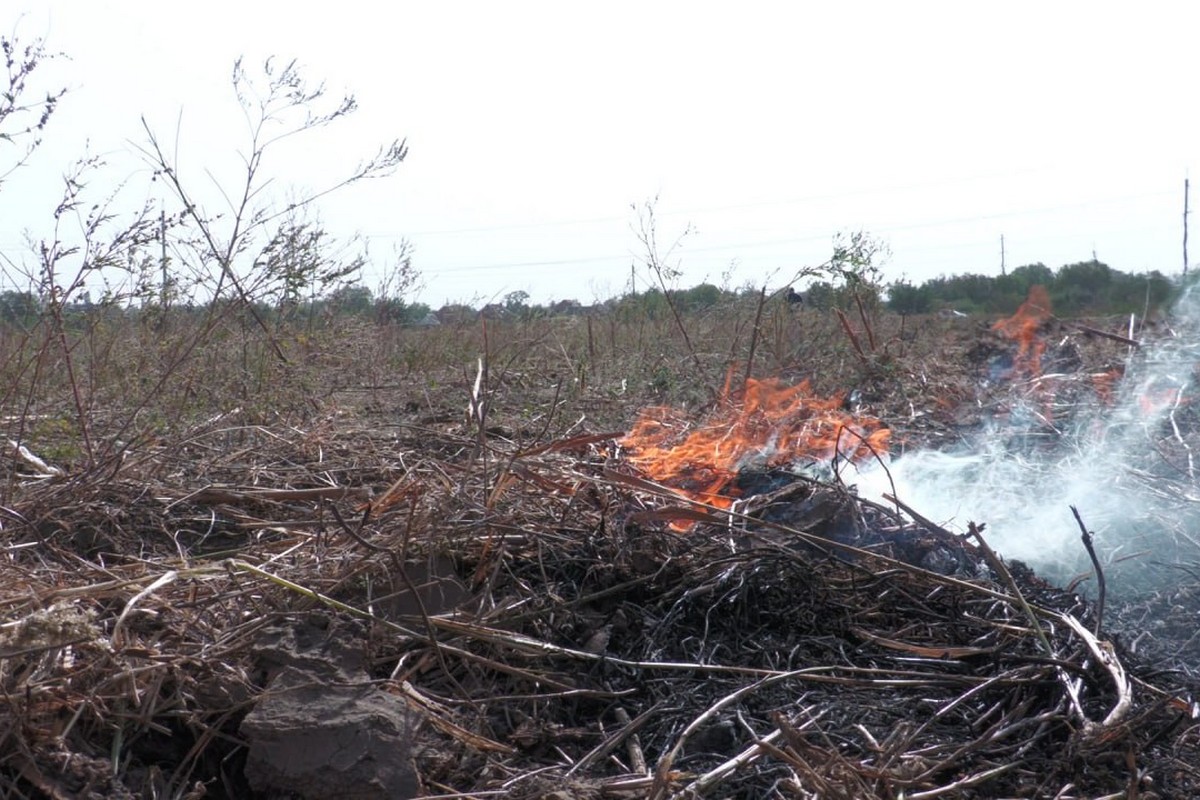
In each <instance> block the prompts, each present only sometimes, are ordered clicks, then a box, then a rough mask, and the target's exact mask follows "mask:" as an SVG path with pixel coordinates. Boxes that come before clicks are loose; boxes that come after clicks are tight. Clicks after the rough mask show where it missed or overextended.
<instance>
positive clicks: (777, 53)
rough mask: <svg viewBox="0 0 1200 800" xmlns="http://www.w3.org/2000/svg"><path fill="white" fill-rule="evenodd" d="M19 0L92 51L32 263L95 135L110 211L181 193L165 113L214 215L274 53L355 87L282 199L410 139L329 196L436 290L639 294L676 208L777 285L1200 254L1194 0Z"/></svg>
mask: <svg viewBox="0 0 1200 800" xmlns="http://www.w3.org/2000/svg"><path fill="white" fill-rule="evenodd" d="M4 6H5V8H6V9H7V10H6V11H5V12H4V14H3V15H0V16H3V19H0V26H3V29H4V30H5V31H6V33H9V34H11V33H14V32H15V34H16V35H17V37H18V38H20V39H22V40H25V41H28V40H30V39H32V38H34V37H37V36H44V37H45V39H46V41H47V44H48V46H49V47H50V48H51V49H53V50H57V51H62V52H63V53H65V54H66V55H67V56H68V57H69V60H68V59H63V60H60V61H58V62H56V63H54V64H53V65H51V66H49V67H47V68H46V69H45V70H44V71H43V72H42V74H41V75H40V76H39V78H40V80H39V81H38V82H37V86H36V88H37V89H38V90H39V91H44V90H46V89H49V88H53V86H54V85H56V84H57V85H65V86H67V87H68V88H69V92H68V94H67V96H66V97H65V98H64V100H63V102H62V105H61V108H60V111H59V114H58V115H57V116H56V117H55V119H54V120H53V122H52V123H51V126H50V129H49V131H48V133H47V137H46V142H45V145H44V146H43V148H42V149H41V150H40V151H39V152H38V153H37V155H36V156H35V157H34V160H33V162H32V163H31V164H30V165H29V166H28V167H27V168H25V169H24V170H22V171H21V172H19V173H18V174H16V175H14V176H12V178H11V179H10V180H9V182H8V183H6V184H5V185H4V186H3V187H2V188H0V250H2V251H3V253H4V254H5V255H6V256H7V257H9V258H12V259H15V260H18V261H19V260H21V259H22V258H26V256H25V255H24V249H25V246H24V244H23V241H24V234H23V231H25V230H29V231H30V232H32V233H33V234H34V235H35V236H44V235H48V234H49V232H50V231H49V227H48V226H49V225H50V223H51V221H52V220H51V212H52V210H53V208H54V205H55V204H56V202H57V198H58V195H59V191H60V186H61V175H62V174H63V172H64V171H65V169H66V168H67V167H68V166H69V164H70V162H71V161H72V160H74V159H75V158H78V157H79V156H81V155H83V154H84V153H85V152H90V153H93V154H102V155H104V156H105V158H106V160H107V162H108V166H107V168H106V172H105V173H103V174H104V176H105V177H104V179H103V180H98V179H97V180H95V181H94V182H93V186H92V188H93V189H95V190H97V195H98V196H97V199H100V197H101V196H102V194H103V193H102V192H100V191H99V189H100V186H101V184H103V185H105V186H115V185H116V184H117V183H118V182H119V181H123V180H124V181H127V184H126V186H125V189H124V190H123V194H122V198H124V199H123V200H122V202H128V203H129V204H130V205H131V206H136V205H139V204H140V203H141V202H142V200H144V199H145V198H147V197H156V196H158V195H157V194H155V193H156V192H159V191H160V189H159V187H158V186H157V185H152V184H150V183H149V182H148V177H149V176H148V173H147V170H146V169H145V167H144V165H143V164H142V163H141V162H139V161H138V159H137V158H136V157H134V156H133V155H131V154H130V146H129V144H128V142H130V141H134V142H141V141H144V139H145V136H144V133H143V132H142V129H141V123H140V118H141V117H142V116H145V117H146V118H147V120H148V121H149V122H150V124H151V125H152V126H153V127H154V129H155V130H156V131H157V132H158V133H159V135H160V136H161V137H162V138H164V139H166V140H168V141H170V142H171V143H172V146H176V147H177V150H178V152H179V154H180V158H181V160H182V163H183V166H184V168H185V169H188V170H191V172H189V173H187V175H188V177H189V179H190V180H192V181H193V183H194V185H196V186H197V187H199V188H198V191H200V190H203V191H204V192H208V194H206V195H205V197H207V198H208V201H209V203H210V204H211V206H210V207H211V208H213V209H215V208H216V207H217V203H218V197H217V196H216V195H215V194H213V193H212V191H211V184H210V183H208V178H206V177H205V170H208V171H211V172H212V173H213V174H214V175H216V176H218V178H219V179H221V180H223V181H228V180H230V178H231V176H232V175H233V172H232V170H233V167H234V166H235V165H236V163H237V162H236V153H237V152H238V150H239V148H244V146H245V142H246V138H245V130H246V126H245V123H244V120H243V118H242V117H241V116H240V112H239V110H238V107H237V105H236V101H235V98H234V96H233V92H232V90H231V88H230V81H229V76H230V71H231V66H232V64H233V61H234V59H235V58H237V57H238V56H239V55H242V56H245V58H246V60H247V63H248V64H250V65H252V66H253V65H256V64H258V63H259V62H261V61H262V60H263V59H264V58H266V57H267V56H271V55H276V56H279V57H282V58H296V59H298V60H299V61H300V62H301V63H302V64H303V65H304V67H305V70H306V73H307V74H308V75H309V76H311V77H312V78H314V79H315V80H324V81H325V82H326V83H327V85H328V87H329V88H330V90H331V91H333V92H342V91H349V92H352V93H354V94H355V95H356V96H357V99H358V101H359V105H360V110H359V112H358V113H356V114H355V115H354V116H353V117H352V118H350V119H349V120H347V121H346V122H345V123H344V124H341V125H339V126H336V127H334V128H332V129H330V131H329V132H328V133H326V134H321V135H318V136H314V137H312V138H311V139H307V140H295V144H294V146H291V147H281V148H280V149H279V150H278V152H277V153H276V155H277V158H274V159H272V158H271V156H270V155H268V161H267V163H266V166H265V168H266V169H267V171H268V172H269V173H270V175H271V177H272V178H273V180H274V181H275V183H274V187H275V188H276V190H277V194H276V197H277V198H279V199H281V200H282V199H286V197H287V196H288V194H289V190H288V189H287V187H289V186H291V187H296V189H295V190H293V191H298V190H303V188H305V187H319V186H322V185H324V182H325V181H327V180H330V179H332V178H333V177H334V176H336V175H338V174H340V173H342V172H345V171H347V170H349V169H350V168H352V167H353V166H354V164H355V163H357V162H358V161H359V159H360V158H361V157H363V156H365V155H369V154H370V153H372V152H374V150H375V148H376V147H377V146H378V145H379V144H380V143H383V142H386V141H390V140H391V139H392V138H394V137H404V138H407V140H408V144H409V147H410V152H409V156H408V159H407V160H406V162H405V163H404V164H403V165H402V166H401V168H400V169H399V170H398V171H397V173H396V174H395V175H394V176H392V177H391V178H388V179H386V180H381V181H376V182H371V183H368V184H360V185H356V186H353V187H350V188H349V189H347V190H345V191H344V192H342V193H340V194H338V195H336V196H334V197H331V198H329V199H327V200H326V201H323V202H322V203H321V206H320V214H321V217H322V219H323V221H324V223H325V225H326V227H327V228H328V229H329V230H330V231H331V232H332V233H335V234H338V235H343V236H349V235H351V234H353V233H356V232H358V233H361V234H363V235H364V236H366V237H367V238H368V240H369V242H370V246H371V252H372V254H373V255H374V256H376V257H378V258H379V259H380V261H384V260H386V257H387V256H388V254H389V253H390V252H391V249H392V247H393V245H394V244H395V243H396V242H398V241H400V240H401V239H407V240H409V241H411V242H412V244H413V246H414V247H415V260H416V264H417V266H418V268H419V269H420V270H421V272H422V273H423V276H424V284H425V288H424V290H423V292H422V294H421V299H422V300H424V301H425V302H428V303H430V304H431V305H434V306H438V305H441V304H442V303H443V302H446V301H484V302H485V301H488V300H491V299H493V298H500V297H502V296H503V295H504V294H506V293H508V292H510V291H516V290H522V291H527V292H529V293H530V295H531V296H532V297H533V298H534V299H535V300H538V301H544V300H550V299H556V298H557V299H561V298H566V297H574V298H578V299H580V300H582V301H584V302H590V301H592V300H593V299H595V298H603V297H607V296H610V295H612V294H615V293H618V292H620V291H621V290H622V289H623V288H625V287H627V286H628V283H629V280H630V272H631V270H630V267H631V264H633V263H636V262H637V261H638V260H639V259H640V258H641V257H642V251H641V248H640V245H639V244H638V240H637V237H636V235H635V233H634V231H633V228H634V227H636V220H637V218H636V215H635V214H634V212H633V211H632V210H631V206H632V205H639V206H640V205H643V204H644V203H646V202H647V201H650V200H651V199H652V198H654V197H657V198H658V201H657V206H656V208H657V216H658V235H659V238H660V240H661V241H662V242H664V243H667V244H669V243H671V242H673V241H675V240H676V239H678V238H679V237H680V236H681V235H683V234H684V232H685V231H687V230H689V227H690V229H691V231H692V232H691V233H688V234H687V235H686V236H684V237H683V239H682V242H681V246H680V247H679V248H678V249H677V250H676V251H675V254H676V256H677V259H678V266H679V267H680V268H681V269H682V270H683V271H684V277H683V278H682V281H681V283H682V284H683V285H685V286H686V285H693V284H695V283H698V282H700V281H702V280H708V281H711V282H714V283H721V282H722V281H723V280H726V279H727V280H728V281H729V282H730V283H731V284H732V285H733V286H740V285H742V284H744V283H746V282H753V283H760V282H762V281H764V280H769V281H771V282H772V283H774V284H776V285H778V284H779V283H781V282H783V281H786V280H787V279H788V278H789V277H791V275H793V274H794V273H795V271H796V270H797V269H798V268H800V267H802V266H804V265H810V264H816V263H819V262H821V261H823V260H825V259H826V258H827V257H828V255H829V252H830V243H831V240H832V237H833V235H834V234H835V233H836V232H838V231H852V230H858V229H865V230H867V231H869V232H870V233H872V234H873V235H875V236H877V237H879V238H880V239H882V240H884V241H885V242H887V243H888V244H889V245H890V247H891V250H892V256H891V259H890V261H889V262H888V264H887V265H886V275H887V276H888V277H889V278H890V279H894V278H900V277H907V278H909V279H911V280H918V281H919V280H923V279H926V278H929V277H933V276H936V275H940V274H955V273H962V272H982V273H987V274H998V273H999V270H1000V237H1001V235H1003V236H1004V238H1005V247H1006V260H1007V264H1008V266H1009V268H1012V267H1015V266H1019V265H1021V264H1025V263H1030V262H1036V261H1041V262H1044V263H1045V264H1047V265H1048V266H1050V267H1058V266H1060V265H1062V264H1064V263H1070V262H1074V261H1081V260H1087V259H1090V258H1091V257H1092V255H1093V253H1095V255H1096V256H1097V257H1098V258H1100V259H1101V260H1102V261H1105V262H1107V263H1108V264H1110V265H1111V266H1113V267H1116V268H1118V269H1122V270H1127V271H1140V270H1145V269H1160V270H1162V271H1164V272H1169V273H1174V272H1177V271H1178V270H1179V269H1180V268H1181V266H1182V248H1181V242H1182V211H1183V182H1184V178H1185V176H1186V175H1187V174H1188V169H1189V167H1194V166H1195V165H1197V164H1198V163H1200V105H1198V102H1197V98H1198V97H1200V95H1198V94H1197V91H1196V90H1197V85H1196V84H1197V78H1196V76H1197V75H1200V68H1198V65H1197V63H1196V62H1197V58H1198V57H1197V54H1196V53H1197V51H1196V47H1195V45H1196V41H1197V40H1196V32H1197V31H1198V30H1200V24H1198V23H1200V6H1197V5H1195V4H1190V3H1179V2H1174V3H1170V4H1167V3H1161V4H1159V3H1140V4H1137V5H1136V6H1135V5H1134V4H1129V3H1120V4H1117V3H1111V4H1110V3H1099V2H1090V3H1044V2H1037V3H1021V2H1015V3H1014V2H1009V3H1003V4H1000V3H996V4H989V5H987V6H986V7H985V6H984V5H983V4H978V3H963V2H952V3H919V2H914V3H895V2H880V3H829V2H821V3H791V4H784V3H745V2H743V3H738V4H737V6H736V10H735V7H734V5H733V4H721V5H717V4H708V3H696V2H690V3H682V2H679V3H676V2H659V3H654V2H606V3H603V4H600V3H592V4H581V3H570V2H561V0H559V1H557V2H539V3H530V2H510V3H495V2H480V3H473V2H472V3H455V2H426V3H409V2H396V3H387V4H381V3H366V2H355V0H342V2H339V3H335V4H318V5H311V6H298V5H297V4H294V3H277V2H265V1H263V0H257V1H256V2H253V3H246V2H237V3H234V2H226V1H225V0H209V2H205V3H186V4H185V3H169V4H168V3H162V2H143V1H141V0H124V1H118V2H109V3H97V2H93V1H92V0H47V2H35V0H16V3H15V6H14V3H12V2H11V0H10V2H7V3H5V4H4ZM22 9H24V15H23V16H22V15H21V10H22ZM177 130H178V143H177V145H176V144H175V140H176V131H177ZM6 155H7V154H6V153H5V152H4V151H0V158H3V157H6ZM1193 249H1194V251H1195V252H1196V253H1197V254H1200V243H1197V244H1196V246H1195V247H1194V248H1193ZM724 276H727V277H724ZM373 280H374V278H372V277H369V278H368V279H367V284H368V285H369V286H370V285H372V283H373ZM639 280H640V278H639Z"/></svg>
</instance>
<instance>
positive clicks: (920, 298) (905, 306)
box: [887, 280, 933, 314]
mask: <svg viewBox="0 0 1200 800" xmlns="http://www.w3.org/2000/svg"><path fill="white" fill-rule="evenodd" d="M887 305H888V308H890V309H891V310H892V311H895V312H897V313H899V314H926V313H928V312H929V311H932V310H933V296H932V292H931V291H930V290H929V286H928V284H924V285H922V286H915V285H913V284H911V283H909V282H908V281H907V280H899V281H896V282H894V283H893V284H892V285H891V286H889V287H888V300H887Z"/></svg>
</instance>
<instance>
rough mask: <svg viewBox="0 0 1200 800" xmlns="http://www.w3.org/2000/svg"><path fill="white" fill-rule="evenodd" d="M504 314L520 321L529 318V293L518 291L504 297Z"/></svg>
mask: <svg viewBox="0 0 1200 800" xmlns="http://www.w3.org/2000/svg"><path fill="white" fill-rule="evenodd" d="M504 313H505V314H506V315H508V316H510V317H513V318H518V319H524V318H526V317H528V316H529V292H524V291H520V290H517V291H515V292H509V293H508V294H506V295H504Z"/></svg>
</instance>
